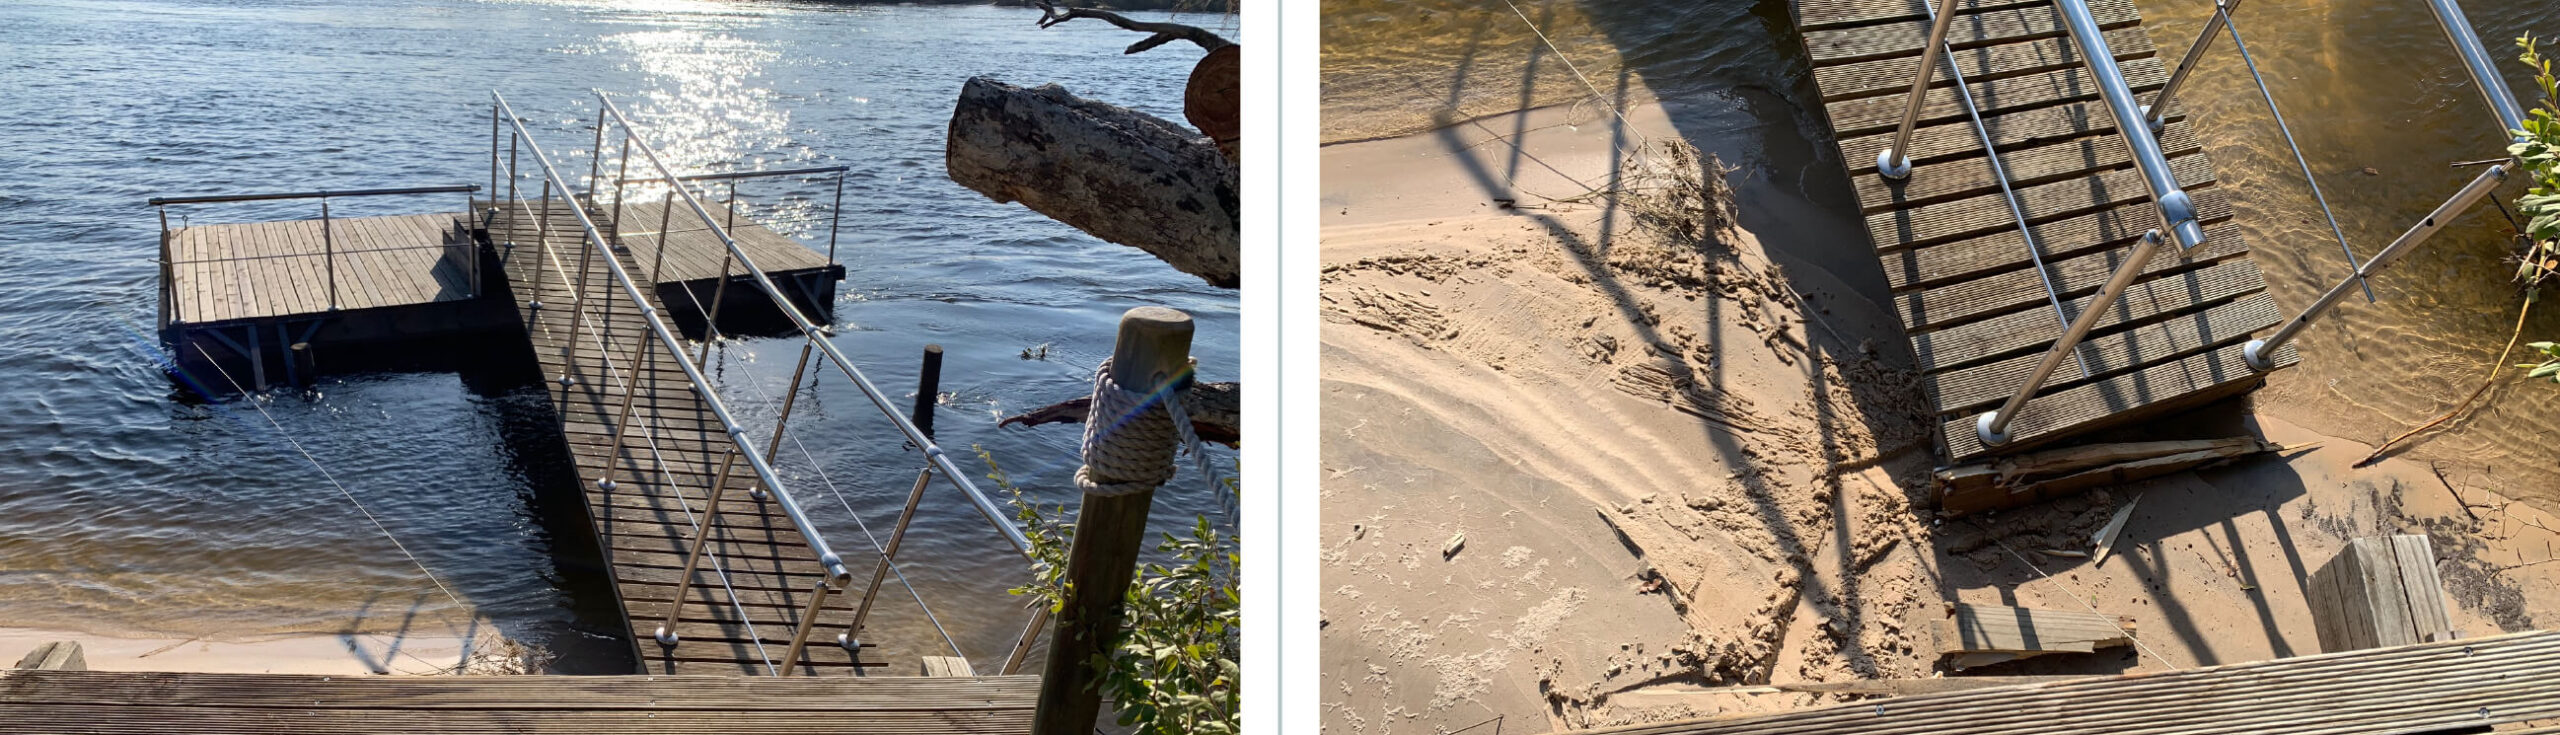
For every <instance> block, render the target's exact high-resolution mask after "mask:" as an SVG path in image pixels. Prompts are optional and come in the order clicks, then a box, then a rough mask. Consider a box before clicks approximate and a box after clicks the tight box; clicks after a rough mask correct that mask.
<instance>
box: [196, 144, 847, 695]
mask: <svg viewBox="0 0 2560 735" xmlns="http://www.w3.org/2000/svg"><path fill="white" fill-rule="evenodd" d="M537 154H538V151H537ZM508 174H509V176H510V177H520V176H521V174H520V173H518V171H517V169H514V168H509V169H508ZM569 206H579V205H577V204H575V203H574V202H573V203H571V204H570V205H569ZM543 210H544V211H543V215H544V216H546V217H547V216H548V215H549V214H550V205H549V203H548V202H545V204H544V206H543ZM527 211H530V209H528V210H527ZM510 229H513V228H512V227H511V228H510ZM548 229H549V228H547V227H546V228H544V230H545V231H547V230H548ZM510 234H511V235H512V234H514V233H510ZM544 237H546V236H545V235H540V234H537V235H536V238H538V239H539V238H544ZM510 239H511V240H512V238H510ZM579 241H580V242H581V244H584V243H585V237H584V236H583V235H581V236H580V238H579ZM538 244H539V245H547V244H548V240H547V239H546V240H542V242H540V243H538ZM539 250H540V251H542V253H543V257H544V258H545V259H546V260H548V261H550V262H549V263H536V264H535V265H534V267H535V268H545V267H550V268H552V269H553V270H560V271H562V272H561V279H562V280H561V282H562V283H563V284H566V283H568V282H569V281H568V278H569V276H568V274H567V272H566V271H565V270H562V269H561V268H560V267H559V262H558V260H559V259H558V256H556V255H552V254H551V253H550V252H549V251H550V248H548V247H541V248H539ZM608 273H609V271H608ZM585 287H586V284H583V283H580V284H578V285H577V287H576V288H573V289H571V291H572V292H573V296H572V297H571V298H572V303H575V304H577V307H576V309H577V311H576V313H577V315H578V319H579V322H581V324H582V325H583V324H585V323H587V322H590V321H591V320H588V319H586V317H585V313H586V309H585V304H584V303H583V301H584V299H585V296H586V294H585V291H586V288H585ZM534 296H535V297H536V298H539V297H540V294H539V293H537V294H534ZM573 331H584V332H587V333H588V334H589V335H590V336H591V337H594V338H595V339H596V340H597V349H598V350H600V353H599V354H601V355H602V356H603V360H604V366H605V370H606V371H607V375H609V376H611V377H613V378H614V379H615V380H616V381H618V384H619V386H620V387H621V388H622V390H623V391H624V392H626V393H628V392H630V391H633V390H636V389H637V388H638V386H637V384H636V382H637V381H636V377H635V376H632V375H629V374H627V373H626V372H625V371H624V370H623V369H622V368H621V367H619V366H617V365H616V364H615V361H614V358H613V356H614V355H615V354H616V351H617V350H618V349H620V347H621V341H620V340H618V339H615V338H613V337H612V335H610V334H600V333H598V330H596V329H593V328H592V327H589V328H585V329H573ZM199 349H201V348H199ZM634 407H635V408H637V406H634ZM656 414H657V408H656V406H655V405H654V404H653V405H651V406H650V407H649V408H648V414H647V415H646V416H644V417H641V419H640V420H639V421H638V426H639V427H640V430H641V431H640V434H641V438H642V439H643V440H645V441H646V442H647V443H648V445H649V459H650V462H651V464H653V465H655V466H656V469H657V471H658V475H659V479H660V480H662V481H663V482H664V484H665V486H666V487H667V488H669V489H671V490H674V491H675V494H676V500H677V503H676V505H677V506H679V507H681V508H683V509H684V516H685V525H687V526H690V527H692V528H694V529H696V533H701V532H703V530H704V529H703V528H702V521H701V519H700V518H698V517H696V516H695V515H694V513H693V505H692V503H690V502H687V501H688V500H689V499H688V498H686V497H684V491H683V489H682V487H683V486H682V485H680V484H678V483H677V481H676V479H675V475H674V473H673V471H672V470H670V469H668V466H667V464H668V463H667V461H666V457H665V455H664V454H662V453H661V451H660V449H659V446H658V435H657V430H656V428H655V424H656ZM615 449H616V451H617V453H618V452H619V450H620V448H619V447H616V448H615ZM706 499H707V498H706ZM709 530H712V531H718V532H719V533H720V534H721V536H722V538H723V539H725V540H729V541H732V542H734V541H735V537H734V536H731V535H730V532H729V531H728V529H726V528H713V529H709ZM704 552H705V555H706V556H708V557H710V559H711V571H712V575H713V576H715V577H718V578H719V579H720V588H721V590H722V591H725V592H727V593H728V594H729V608H730V609H731V610H735V611H737V613H738V623H739V625H740V626H742V627H743V628H744V629H745V630H746V633H747V640H748V641H750V642H751V643H752V644H753V645H754V646H755V649H756V657H757V658H758V659H759V660H761V661H762V662H763V663H764V667H765V673H767V674H769V675H776V676H779V675H780V673H781V672H780V669H779V668H777V667H776V666H775V665H774V663H773V654H772V652H771V651H767V650H765V646H764V637H763V636H762V635H759V634H757V633H756V627H755V626H756V624H755V618H754V617H753V616H751V615H749V614H748V613H747V608H746V606H745V605H744V604H743V603H741V602H739V600H738V589H737V587H736V586H735V584H733V583H732V581H731V579H730V576H729V570H728V566H727V565H726V564H724V563H722V562H721V555H720V552H719V551H718V550H716V549H704ZM669 602H670V604H681V603H682V601H681V600H670V601H669ZM634 632H635V633H636V632H637V631H634ZM793 663H795V664H796V663H798V662H793Z"/></svg>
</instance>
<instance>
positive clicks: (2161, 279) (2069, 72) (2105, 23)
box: [1797, 0, 2296, 462]
mask: <svg viewBox="0 0 2560 735" xmlns="http://www.w3.org/2000/svg"><path fill="white" fill-rule="evenodd" d="M1938 7H1939V8H1940V9H1941V10H1943V11H1947V12H1954V13H1957V14H1958V17H1957V18H1956V19H1955V21H1954V24H1953V26H1952V27H1951V28H1950V30H1949V32H1948V38H1947V42H1948V45H1949V46H1950V47H1952V48H1954V49H1955V51H1954V53H1953V56H1952V58H1953V63H1954V64H1955V67H1956V69H1957V70H1958V71H1960V72H1961V73H1962V74H1963V77H1964V81H1965V84H1966V85H1967V86H1968V87H1969V88H1970V90H1971V93H1972V95H1973V100H1974V104H1975V105H1976V107H1977V109H1978V110H1979V111H1980V113H1981V115H1982V118H1983V127H1984V128H1985V129H1986V130H1987V131H1988V137H1989V138H1990V139H1991V144H1992V148H1993V149H1994V150H1996V151H1998V155H1999V156H2000V162H2001V164H2002V165H2003V166H2004V167H2005V168H2006V169H2007V171H2008V175H2009V177H2010V182H2009V183H2010V185H2011V187H2012V188H2013V189H2014V190H2015V191H2016V193H2017V197H2018V203H2019V208H2020V209H2022V210H2024V212H2025V215H2026V217H2027V220H2028V223H2029V225H2028V226H2029V227H2030V228H2031V232H2032V233H2033V235H2034V238H2035V242H2036V244H2037V245H2038V246H2040V254H2041V256H2042V259H2043V261H2044V264H2045V266H2046V270H2045V272H2044V273H2042V274H2039V273H2038V271H2037V269H2036V266H2035V258H2034V257H2032V256H2031V255H2030V253H2029V251H2028V244H2027V243H2028V241H2027V238H2026V237H2024V236H2022V235H2021V233H2020V232H2019V226H2018V221H2017V218H2016V215H2015V214H2014V213H2013V212H2012V211H2011V210H2010V207H2009V200H2008V198H2007V197H2006V196H2004V195H2003V194H2002V192H2001V189H2000V182H1999V179H1998V178H1996V177H1995V176H1994V174H1993V172H1992V167H1991V165H1990V161H1989V158H1988V157H1987V156H1986V155H1985V154H1984V141H1983V137H1984V136H1983V135H1982V134H1980V133H1977V132H1976V131H1975V129H1974V127H1973V125H1972V122H1971V120H1970V119H1969V118H1968V117H1967V116H1966V115H1965V112H1964V108H1963V107H1962V106H1961V104H1960V102H1959V100H1958V98H1957V96H1956V95H1958V94H1959V92H1958V87H1957V85H1956V83H1955V81H1954V78H1953V77H1952V76H1951V75H1949V74H1948V73H1947V72H1946V70H1945V69H1944V67H1943V66H1942V67H1941V69H1940V71H1939V73H1938V74H1937V79H1936V81H1935V83H1934V85H1933V86H1932V87H1931V89H1930V91H1929V94H1928V96H1927V97H1926V101H1925V102H1924V103H1923V105H1922V107H1921V114H1920V124H1919V126H1918V127H1917V129H1916V130H1915V131H1914V132H1913V135H1912V142H1911V155H1910V158H1911V161H1912V164H1913V166H1912V173H1911V176H1910V177H1909V178H1907V179H1905V180H1902V181H1892V180H1889V179H1885V178H1883V177H1881V176H1879V175H1877V174H1876V166H1875V161H1876V157H1877V154H1878V153H1880V152H1882V151H1883V150H1884V149H1885V148H1888V147H1890V146H1891V145H1892V139H1893V135H1894V132H1895V126H1896V125H1898V124H1899V123H1900V122H1901V114H1902V110H1903V106H1904V104H1905V103H1906V101H1907V96H1908V94H1909V91H1910V87H1911V79H1912V75H1913V74H1914V73H1915V72H1916V71H1917V65H1918V63H1919V61H1920V50H1921V46H1922V45H1923V44H1925V43H1926V42H1927V39H1928V33H1929V22H1928V16H1927V12H1926V10H1925V9H1924V7H1923V6H1922V4H1921V2H1920V0H1801V1H1800V2H1799V3H1798V4H1797V11H1798V14H1799V17H1798V22H1799V24H1800V26H1801V28H1802V30H1803V32H1804V40H1805V47H1806V50H1807V51H1808V52H1809V53H1810V55H1811V58H1812V62H1813V66H1814V81H1815V84H1816V85H1817V86H1818V87H1820V89H1821V94H1822V99H1823V101H1824V107H1825V111H1826V112H1827V114H1828V117H1829V121H1830V125H1831V128H1832V130H1833V132H1834V136H1835V141H1836V142H1837V143H1838V145H1839V147H1840V154H1841V159H1842V160H1843V161H1845V162H1846V163H1847V165H1848V168H1849V170H1848V175H1849V179H1850V182H1851V184H1852V186H1853V188H1854V189H1855V190H1856V192H1857V196H1858V204H1859V208H1860V214H1862V215H1863V216H1864V217H1865V219H1866V225H1867V231H1868V234H1869V235H1870V236H1871V237H1872V238H1873V239H1874V245H1875V248H1876V254H1877V256H1878V258H1879V259H1880V260H1881V261H1882V263H1883V266H1884V272H1885V279H1886V282H1887V283H1888V284H1889V285H1890V287H1891V288H1892V290H1893V293H1892V297H1891V302H1892V303H1891V306H1892V308H1893V309H1895V310H1896V312H1897V313H1898V314H1899V315H1900V316H1901V318H1902V322H1903V327H1904V331H1905V333H1906V334H1907V335H1908V337H1909V338H1910V340H1911V347H1912V351H1913V353H1914V354H1915V355H1916V356H1917V357H1918V359H1919V368H1920V370H1921V372H1922V375H1923V378H1922V386H1923V389H1924V391H1925V392H1926V393H1927V394H1928V396H1929V398H1930V401H1931V404H1932V405H1933V406H1935V407H1936V410H1937V420H1938V421H1939V422H1940V424H1941V432H1940V436H1941V437H1942V438H1943V439H1944V444H1943V447H1944V449H1945V453H1946V456H1947V459H1948V460H1949V461H1951V462H1964V461H1969V460H1973V459H1978V458H1980V457H1983V456H1985V455H1987V454H1990V453H1991V452H1990V451H1989V450H1987V449H1986V448H1985V447H1983V446H1982V445H1981V443H1980V442H1979V440H1977V439H1976V437H1975V434H1974V429H1973V422H1974V419H1975V417H1976V416H1978V415H1980V414H1981V413H1983V412H1985V411H1988V410H1991V409H1993V408H1996V407H1997V406H1998V405H1999V403H2000V402H2001V401H2003V400H2006V399H2007V398H2008V397H2009V395H2010V394H2011V393H2013V392H2015V391H2016V390H2017V388H2018V386H2019V385H2020V383H2021V382H2022V381H2023V380H2024V378H2025V377H2026V375H2027V373H2028V372H2030V371H2031V370H2032V369H2033V368H2034V367H2035V364H2036V362H2038V360H2039V359H2040V358H2041V357H2042V356H2043V354H2044V352H2045V351H2047V350H2049V349H2051V348H2052V346H2053V343H2054V341H2055V340H2056V339H2058V338H2060V337H2061V335H2062V332H2063V325H2064V323H2065V321H2066V317H2070V318H2076V317H2078V316H2079V314H2080V310H2081V309H2084V308H2086V307H2087V305H2088V304H2089V303H2090V302H2091V301H2092V300H2093V299H2094V297H2095V294H2096V293H2097V291H2098V288H2099V287H2100V286H2101V285H2103V284H2104V283H2105V282H2106V281H2107V279H2108V277H2109V276H2111V275H2112V274H2113V273H2114V271H2115V269H2116V267H2117V265H2118V264H2120V263H2122V262H2123V261H2124V259H2125V258H2126V257H2127V256H2128V255H2129V253H2130V252H2131V250H2132V247H2133V245H2134V243H2135V241H2136V240H2138V239H2139V238H2140V237H2141V235H2142V233H2143V232H2144V231H2145V230H2148V229H2151V228H2153V227H2156V226H2158V222H2159V216H2158V215H2157V214H2156V213H2155V210H2153V208H2152V205H2151V202H2150V196H2149V192H2148V191H2146V190H2145V188H2144V187H2143V184H2142V181H2141V177H2140V175H2139V174H2138V173H2137V172H2136V171H2135V170H2134V169H2133V163H2132V160H2131V159H2130V158H2129V157H2128V155H2127V153H2126V150H2125V145H2124V141H2123V139H2122V137H2120V136H2119V135H2118V134H2117V132H2116V128H2115V124H2114V122H2113V118H2112V117H2110V116H2109V115H2108V112H2107V109H2106V105H2105V103H2104V102H2102V101H2100V100H2099V97H2098V91H2097V87H2096V86H2095V84H2094V82H2093V80H2092V79H2091V77H2090V75H2089V72H2088V70H2087V69H2086V68H2085V67H2084V65H2083V64H2082V61H2081V59H2080V56H2079V53H2078V49H2077V47H2076V46H2075V45H2073V44H2072V43H2071V41H2070V39H2069V38H2068V36H2067V34H2066V32H2065V30H2064V28H2063V25H2062V23H2061V21H2060V18H2059V16H2058V15H2057V13H2056V11H2055V10H2054V8H2053V7H2052V4H2051V3H2050V2H2049V1H2047V0H2032V1H2019V0H1942V2H1940V3H1939V4H1938ZM2090 8H2091V10H2092V12H2093V14H2094V15H2096V17H2097V19H2098V22H2099V24H2100V25H2101V26H2102V27H2103V28H2104V29H2105V30H2106V35H2107V41H2108V45H2109V48H2110V50H2111V51H2112V52H2113V53H2114V54H2115V56H2116V61H2117V62H2118V63H2120V64H2122V67H2123V69H2124V74H2125V79H2126V82H2127V83H2128V84H2130V85H2131V86H2132V87H2133V89H2134V91H2135V92H2136V94H2137V96H2139V97H2143V98H2148V97H2149V96H2150V94H2151V93H2152V92H2155V91H2157V90H2158V89H2159V87H2160V86H2161V85H2162V84H2163V83H2165V82H2166V81H2167V79H2168V70H2167V69H2166V68H2165V67H2164V66H2163V64H2162V63H2161V60H2159V59H2158V58H2155V56H2156V52H2157V49H2156V48H2154V46H2153V45H2152V43H2151V41H2150V40H2149V38H2148V36H2147V35H2146V33H2145V32H2144V30H2143V28H2142V18H2141V16H2140V15H2139V14H2137V13H2136V12H2135V11H2134V8H2133V5H2132V3H2131V1H2130V0H2092V2H2091V3H2090ZM1943 61H1944V60H1943V59H1942V63H1943ZM2164 117H2165V125H2164V127H2163V129H2162V131H2161V132H2160V134H2159V136H2158V137H2159V140H2160V145H2161V149H2162V152H2163V153H2165V154H2167V156H2168V157H2169V161H2170V166H2171V168H2172V169H2173V171H2174V172H2175V175H2176V176H2177V178H2178V181H2179V183H2180V184H2181V185H2182V186H2184V187H2186V188H2187V191H2188V193H2189V194H2190V195H2191V196H2193V197H2194V198H2195V201H2196V204H2197V208H2198V210H2199V212H2200V213H2201V214H2202V215H2203V221H2204V224H2205V229H2206V232H2207V236H2208V240H2207V242H2206V244H2204V245H2201V246H2198V247H2197V248H2196V249H2195V250H2194V251H2192V252H2187V253H2184V254H2180V253H2177V252H2175V248H2174V247H2171V248H2166V249H2164V251H2163V252H2162V253H2161V254H2160V255H2158V256H2156V257H2154V258H2153V259H2152V260H2151V262H2150V263H2149V264H2148V265H2146V266H2145V268H2144V273H2143V276H2142V277H2141V278H2140V280H2137V281H2135V282H2134V284H2133V286H2132V287H2131V288H2130V289H2128V290H2127V291H2126V292H2125V294H2124V296H2123V297H2122V298H2121V299H2120V300H2118V301H2117V302H2116V304H2115V305H2114V306H2113V307H2112V308H2111V310H2110V313H2108V314H2106V315H2104V316H2103V317H2101V321H2099V323H2098V327H2097V328H2096V329H2095V330H2093V331H2092V332H2091V333H2090V336H2089V337H2088V339H2087V340H2085V341H2084V342H2082V343H2081V345H2080V347H2079V348H2078V350H2077V351H2078V353H2079V355H2078V357H2077V358H2075V359H2068V360H2065V361H2064V362H2063V363H2062V367H2061V369H2060V370H2058V371H2057V372H2055V373H2054V375H2053V377H2052V378H2051V379H2049V380H2047V381H2046V382H2045V384H2044V387H2043V388H2042V389H2041V390H2040V391H2038V393H2037V394H2036V397H2035V398H2034V399H2033V400H2031V401H2029V402H2028V404H2027V405H2026V407H2025V408H2024V409H2022V410H2021V411H2020V413H2019V414H2018V418H2017V420H2016V422H2015V423H2014V424H2013V425H2012V426H2011V428H2010V433H2011V435H2012V436H2014V437H2016V441H2014V442H2013V443H2012V444H2010V445H2009V446H2007V447H2003V448H2002V450H2001V451H2014V450H2016V449H2020V448H2026V447H2032V446H2035V445H2037V444H2039V443H2044V442H2050V441H2053V440H2057V439H2061V438H2065V437H2068V436H2071V435H2074V434H2081V433H2086V432H2089V431H2094V430H2098V429H2102V428H2108V427H2111V426H2117V425H2122V424H2124V423H2128V422H2132V421H2137V420H2141V419H2142V418H2144V417H2149V416H2158V415H2165V414H2168V413H2174V412H2176V411H2180V410H2185V409H2188V408H2193V407H2196V406H2200V405H2203V404H2205V403H2209V402H2212V401H2214V400H2218V399H2220V398H2224V397H2228V396H2232V395H2236V394H2238V393H2241V392H2245V391H2247V390H2249V389H2252V388H2255V387H2256V386H2258V385H2259V384H2261V383H2262V382H2263V379H2264V375H2263V374H2261V373H2258V372H2256V371H2253V370H2251V369H2249V367H2248V366H2247V365H2246V364H2244V363H2243V362H2242V361H2241V355H2240V352H2241V345H2242V344H2244V343H2246V342H2247V341H2248V340H2249V338H2250V336H2251V335H2252V334H2253V333H2255V332H2257V331H2260V330H2266V329H2271V328H2273V327H2274V326H2275V325H2276V324H2277V323H2278V322H2279V321H2280V320H2281V318H2282V316H2281V313H2280V312H2279V311H2278V310H2277V308H2276V306H2275V304H2274V303H2273V302H2272V301H2271V300H2269V299H2268V298H2267V295H2266V282H2265V280H2264V278H2263V276H2261V275H2260V273H2259V272H2258V267H2257V264H2255V263H2253V262H2251V261H2250V260H2249V257H2248V256H2249V246H2248V243H2247V242H2245V241H2244V240H2243V239H2242V238H2241V235H2240V231H2239V228H2238V227H2237V226H2234V225H2233V224H2232V223H2231V217H2232V210H2231V202H2230V192H2229V191H2228V190H2227V189H2225V188H2222V187H2219V186H2218V185H2217V184H2218V182H2217V181H2216V179H2215V174H2214V169H2213V163H2212V161H2211V160H2209V159H2208V158H2207V157H2206V156H2205V153H2204V150H2203V146H2202V145H2201V144H2200V143H2199V142H2198V141H2197V139H2196V135H2195V131H2194V130H2193V129H2192V128H2191V127H2190V126H2189V125H2188V124H2187V121H2186V119H2185V117H2186V116H2185V114H2184V113H2183V111H2182V110H2180V109H2179V108H2178V107H2176V106H2175V104H2174V103H2173V104H2172V106H2171V108H2170V110H2169V112H2168V114H2167V115H2165V116H2164ZM2048 280H2050V281H2051V282H2052V285H2053V291H2051V292H2048V290H2047V286H2046V282H2047V281H2048ZM2057 300H2058V301H2060V302H2061V305H2062V309H2061V311H2060V313H2057V310H2056V309H2055V306H2054V302H2055V301H2057ZM2295 360H2296V356H2295V354H2294V352H2293V349H2292V348H2291V347H2286V348H2283V349H2281V350H2279V351H2278V352H2277V354H2276V355H2275V361H2276V363H2277V365H2278V366H2279V367H2283V366H2290V365H2292V364H2293V363H2294V362H2295ZM2084 362H2085V363H2086V367H2087V372H2084V371H2083V363H2084Z"/></svg>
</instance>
